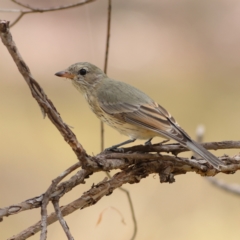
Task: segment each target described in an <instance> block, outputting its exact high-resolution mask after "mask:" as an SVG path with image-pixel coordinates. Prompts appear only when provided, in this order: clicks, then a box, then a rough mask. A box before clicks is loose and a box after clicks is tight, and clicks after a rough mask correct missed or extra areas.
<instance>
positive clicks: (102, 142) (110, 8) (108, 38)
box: [100, 0, 112, 152]
mask: <svg viewBox="0 0 240 240" xmlns="http://www.w3.org/2000/svg"><path fill="white" fill-rule="evenodd" d="M111 12H112V0H108V17H107V37H106V50H105V60H104V73H106V74H107V66H108V53H109V44H110V30H111ZM100 138H101V139H100V140H101V152H102V151H103V149H104V124H103V122H102V121H101V122H100Z"/></svg>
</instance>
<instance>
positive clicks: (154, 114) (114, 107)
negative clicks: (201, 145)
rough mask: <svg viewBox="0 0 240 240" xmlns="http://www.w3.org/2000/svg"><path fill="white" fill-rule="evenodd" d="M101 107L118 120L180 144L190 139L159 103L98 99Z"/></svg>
mask: <svg viewBox="0 0 240 240" xmlns="http://www.w3.org/2000/svg"><path fill="white" fill-rule="evenodd" d="M99 105H100V107H101V109H102V110H103V111H104V112H105V113H107V114H109V115H112V116H114V117H116V118H118V119H120V120H124V121H126V122H127V123H130V124H133V125H137V126H139V127H142V128H145V129H148V130H151V131H153V132H157V133H159V135H162V136H164V137H166V138H172V139H174V140H176V141H178V142H180V143H182V144H184V145H185V144H186V141H187V140H189V139H190V137H189V136H188V135H187V133H185V132H184V130H183V129H181V128H180V126H179V125H178V123H177V122H176V121H175V119H174V118H173V117H172V116H171V115H170V114H169V113H168V112H167V111H166V110H165V109H164V108H163V107H161V106H160V105H159V104H157V103H155V102H152V103H145V104H134V105H133V104H130V103H124V102H115V103H107V102H104V101H101V100H100V101H99Z"/></svg>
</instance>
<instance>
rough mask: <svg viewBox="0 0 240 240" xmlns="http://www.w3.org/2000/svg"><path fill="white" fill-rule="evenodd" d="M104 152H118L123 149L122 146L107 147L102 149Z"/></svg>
mask: <svg viewBox="0 0 240 240" xmlns="http://www.w3.org/2000/svg"><path fill="white" fill-rule="evenodd" d="M104 152H119V153H123V152H124V149H123V148H117V147H109V148H106V149H105V150H104Z"/></svg>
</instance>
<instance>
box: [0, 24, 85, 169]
mask: <svg viewBox="0 0 240 240" xmlns="http://www.w3.org/2000/svg"><path fill="white" fill-rule="evenodd" d="M0 37H1V39H2V42H3V44H4V45H5V46H6V48H7V49H8V51H9V53H10V54H11V56H12V58H13V60H14V62H15V63H16V65H17V67H18V70H19V72H20V73H21V74H22V76H23V78H24V79H25V81H26V83H27V84H28V86H29V88H30V91H31V93H32V96H33V97H34V98H35V100H36V101H37V103H38V104H39V106H40V108H41V110H42V112H43V114H44V115H47V116H48V118H49V119H50V121H51V122H52V123H53V124H54V126H55V127H56V128H57V129H58V130H59V132H60V133H61V135H62V136H63V137H64V140H65V141H66V142H67V143H68V144H69V145H70V146H71V148H72V150H73V151H74V152H75V154H76V155H77V157H78V159H79V161H80V162H81V163H82V165H83V166H85V165H88V158H87V155H86V152H85V150H84V148H83V147H82V145H81V144H80V143H79V142H78V140H77V138H76V136H75V134H74V133H73V132H72V131H71V129H70V128H69V127H68V125H67V124H66V123H64V122H63V120H62V118H61V116H60V114H59V113H58V112H57V110H56V108H55V106H54V105H53V103H52V102H51V100H50V99H48V97H47V95H46V94H45V92H44V91H43V89H42V88H41V86H40V85H39V84H38V83H37V82H36V80H35V79H34V78H33V77H32V75H31V72H30V70H29V67H28V66H27V64H26V63H25V62H24V60H23V58H22V57H21V55H20V53H19V51H18V49H17V47H16V44H15V43H14V41H13V38H12V35H11V33H10V29H9V22H8V21H4V20H3V21H0Z"/></svg>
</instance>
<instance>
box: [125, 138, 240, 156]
mask: <svg viewBox="0 0 240 240" xmlns="http://www.w3.org/2000/svg"><path fill="white" fill-rule="evenodd" d="M201 145H202V146H203V147H204V148H206V149H208V150H220V149H240V141H221V142H206V143H201ZM187 151H189V149H187V148H185V147H182V146H181V145H180V144H179V143H172V144H162V143H156V144H153V145H135V146H132V147H128V148H122V152H125V153H126V152H159V153H160V152H166V153H172V154H174V155H178V154H179V153H182V152H187Z"/></svg>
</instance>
